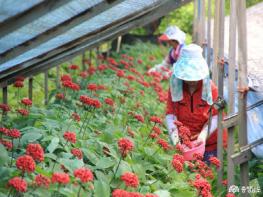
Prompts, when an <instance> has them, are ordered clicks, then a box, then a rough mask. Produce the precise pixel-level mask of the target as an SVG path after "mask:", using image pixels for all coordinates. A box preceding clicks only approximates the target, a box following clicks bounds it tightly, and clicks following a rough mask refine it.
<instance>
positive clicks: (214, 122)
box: [197, 115, 218, 142]
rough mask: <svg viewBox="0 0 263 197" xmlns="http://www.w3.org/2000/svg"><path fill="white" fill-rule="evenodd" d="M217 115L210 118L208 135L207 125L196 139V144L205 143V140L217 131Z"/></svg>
mask: <svg viewBox="0 0 263 197" xmlns="http://www.w3.org/2000/svg"><path fill="white" fill-rule="evenodd" d="M217 118H218V117H217V115H214V116H212V118H211V123H210V131H209V133H208V123H207V124H205V125H204V127H203V129H202V130H201V132H200V134H199V136H198V137H197V141H198V142H201V141H202V142H206V140H207V138H208V137H209V136H210V135H211V134H212V133H213V132H214V131H216V129H217Z"/></svg>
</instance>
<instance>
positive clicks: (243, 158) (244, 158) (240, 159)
mask: <svg viewBox="0 0 263 197" xmlns="http://www.w3.org/2000/svg"><path fill="white" fill-rule="evenodd" d="M231 158H232V160H233V163H234V164H235V165H242V164H244V163H247V162H248V161H249V160H250V159H251V158H252V154H251V151H250V150H247V151H243V152H242V153H236V154H234V155H232V156H231ZM240 170H241V166H240ZM240 173H242V172H240ZM240 176H241V178H242V174H240ZM241 181H242V180H241ZM242 182H244V181H242ZM242 186H244V185H243V184H242Z"/></svg>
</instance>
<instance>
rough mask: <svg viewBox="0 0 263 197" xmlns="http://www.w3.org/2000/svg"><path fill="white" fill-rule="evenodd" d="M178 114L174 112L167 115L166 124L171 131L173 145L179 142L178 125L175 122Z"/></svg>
mask: <svg viewBox="0 0 263 197" xmlns="http://www.w3.org/2000/svg"><path fill="white" fill-rule="evenodd" d="M175 120H176V116H175V115H173V114H167V115H166V124H167V128H168V132H169V137H170V139H171V142H172V144H173V145H176V144H177V143H178V142H179V135H178V129H177V126H176V125H175V124H174V121H175Z"/></svg>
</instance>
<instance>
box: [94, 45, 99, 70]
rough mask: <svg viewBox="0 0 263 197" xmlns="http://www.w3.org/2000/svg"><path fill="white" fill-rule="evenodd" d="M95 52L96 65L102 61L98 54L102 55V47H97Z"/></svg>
mask: <svg viewBox="0 0 263 197" xmlns="http://www.w3.org/2000/svg"><path fill="white" fill-rule="evenodd" d="M95 54H96V58H95V61H96V66H98V65H99V64H100V61H99V58H98V56H99V55H100V48H99V46H97V47H96V51H95Z"/></svg>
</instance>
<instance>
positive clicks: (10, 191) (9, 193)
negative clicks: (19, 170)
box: [7, 188, 12, 197]
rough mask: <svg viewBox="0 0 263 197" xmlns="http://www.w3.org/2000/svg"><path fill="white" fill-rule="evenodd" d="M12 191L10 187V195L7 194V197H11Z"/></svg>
mask: <svg viewBox="0 0 263 197" xmlns="http://www.w3.org/2000/svg"><path fill="white" fill-rule="evenodd" d="M11 193H12V189H11V188H10V190H9V192H8V196H7V197H10V195H11Z"/></svg>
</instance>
